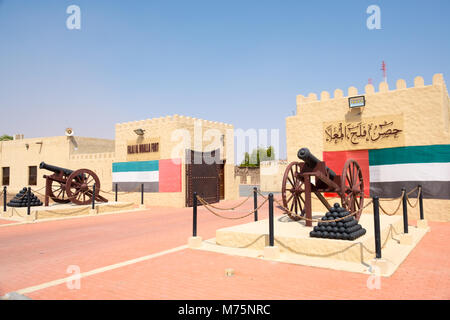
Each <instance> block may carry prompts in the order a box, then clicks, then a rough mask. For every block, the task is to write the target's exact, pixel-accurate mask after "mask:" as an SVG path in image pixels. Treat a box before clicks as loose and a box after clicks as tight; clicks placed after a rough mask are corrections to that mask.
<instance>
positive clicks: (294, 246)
mask: <svg viewBox="0 0 450 320" xmlns="http://www.w3.org/2000/svg"><path fill="white" fill-rule="evenodd" d="M275 220H276V222H275V226H274V229H275V244H276V246H277V247H278V248H279V249H280V254H279V257H278V258H277V259H270V258H269V257H268V256H266V255H265V253H264V249H265V247H266V246H268V239H267V244H266V242H265V241H266V240H265V239H266V236H267V235H266V234H263V233H262V234H259V233H256V232H254V233H251V232H248V230H252V229H253V228H252V226H249V225H251V224H258V225H260V226H258V227H257V228H256V229H253V230H258V228H260V227H261V226H262V227H261V228H262V230H268V221H267V220H261V221H258V222H252V223H249V224H246V225H240V226H234V227H231V228H224V229H232V228H237V229H235V231H236V230H239V231H241V232H240V233H242V235H243V236H239V237H237V238H233V237H231V236H230V234H229V233H225V235H224V234H220V232H223V231H224V229H220V230H217V232H216V236H217V237H216V238H213V239H209V240H205V241H203V243H202V246H201V248H198V249H199V250H205V251H212V252H216V253H223V254H229V255H236V256H244V257H250V258H255V259H264V260H273V261H277V262H280V263H290V264H298V265H305V266H312V267H320V268H327V269H333V270H342V271H349V272H357V273H364V274H373V268H374V267H373V260H374V259H375V249H374V247H375V245H374V243H375V240H374V236H373V226H372V225H371V224H370V221H372V223H373V216H372V215H369V214H363V215H362V216H361V219H360V223H361V224H362V226H363V227H364V228H365V229H366V230H367V233H366V235H364V236H363V237H361V238H359V239H357V240H355V241H344V240H332V239H317V238H309V231H310V230H312V228H309V227H305V226H304V224H303V223H301V222H300V223H299V222H287V221H286V220H290V219H289V218H287V217H285V216H278V217H276V219H275ZM389 222H391V223H389ZM282 223H286V224H289V226H288V227H286V228H287V229H290V228H292V229H299V228H300V229H301V228H305V229H306V231H304V232H303V233H302V232H301V231H300V235H299V234H295V233H292V234H291V235H290V236H289V237H291V239H286V237H287V238H289V237H288V236H287V235H286V233H289V230H284V232H285V234H283V233H282V232H283V228H282V227H281V226H280V224H282ZM381 224H382V227H381V230H382V237H381V245H382V257H383V260H384V261H377V262H376V264H375V265H374V266H377V268H379V270H380V272H381V276H384V277H389V276H391V275H392V274H393V273H394V272H395V271H396V270H397V268H398V267H399V266H400V264H401V263H402V262H403V261H404V260H405V259H406V257H407V256H408V255H409V253H410V252H411V251H412V250H413V249H414V247H415V245H416V244H417V243H418V242H419V241H420V240H421V239H422V238H423V237H424V236H425V235H426V234H427V229H420V228H416V227H410V228H409V234H410V235H411V236H412V245H409V246H405V245H400V236H401V231H402V230H403V224H402V217H401V216H398V217H395V216H391V217H389V216H385V215H383V216H382V217H381ZM299 225H300V226H299ZM266 227H267V228H266ZM371 229H372V230H371ZM219 231H220V232H219ZM225 231H227V230H225ZM291 232H293V230H291ZM227 234H228V237H226V235H227ZM302 234H303V235H302ZM306 234H308V238H307V237H306ZM219 236H220V239H218V237H219ZM238 239H240V240H238ZM313 240H314V241H315V243H314V242H311V241H313ZM224 241H228V243H231V244H234V245H235V246H234V247H233V246H225V245H223V243H224ZM242 241H244V242H242ZM239 243H241V246H240V247H239V246H237V245H236V244H239ZM242 244H244V245H242ZM308 245H310V247H308ZM345 252H351V254H348V253H347V254H344V255H343V253H345ZM377 270H378V269H377Z"/></svg>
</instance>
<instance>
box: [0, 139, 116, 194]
mask: <svg viewBox="0 0 450 320" xmlns="http://www.w3.org/2000/svg"><path fill="white" fill-rule="evenodd" d="M111 142H112V140H107V139H96V138H84V137H65V136H59V137H45V138H27V139H18V140H12V141H2V142H0V166H1V167H9V168H10V185H9V186H8V192H10V193H15V192H17V191H19V190H20V189H21V188H23V187H26V186H28V167H29V166H36V167H37V185H35V186H31V187H32V189H34V190H38V189H41V190H40V192H42V193H44V190H43V189H42V188H43V187H44V186H45V179H44V178H43V175H44V174H46V175H50V174H52V172H50V171H47V170H43V169H39V164H40V163H41V162H42V161H44V162H45V163H47V164H51V165H55V166H59V167H63V168H67V169H71V170H77V169H81V168H88V169H91V170H94V172H96V173H97V174H98V175H99V177H100V180H101V182H102V183H103V180H104V179H106V180H107V179H108V176H109V180H110V181H111V178H110V176H111V173H110V171H111V163H112V159H114V152H113V151H114V145H113V144H112V143H111ZM74 146H77V150H75V148H74ZM80 150H84V151H85V152H86V153H85V154H77V153H79V151H80ZM96 150H98V151H102V152H97V153H94V152H95V151H96ZM104 150H110V151H111V152H103V151H104ZM108 169H109V172H108ZM0 174H1V172H0Z"/></svg>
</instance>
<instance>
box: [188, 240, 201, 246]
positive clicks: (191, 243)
mask: <svg viewBox="0 0 450 320" xmlns="http://www.w3.org/2000/svg"><path fill="white" fill-rule="evenodd" d="M201 245H202V237H189V239H188V247H189V248H199V247H201Z"/></svg>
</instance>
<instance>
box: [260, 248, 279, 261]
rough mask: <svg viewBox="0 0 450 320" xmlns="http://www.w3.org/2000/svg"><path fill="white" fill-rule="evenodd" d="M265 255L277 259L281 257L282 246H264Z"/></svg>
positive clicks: (267, 257)
mask: <svg viewBox="0 0 450 320" xmlns="http://www.w3.org/2000/svg"><path fill="white" fill-rule="evenodd" d="M263 255H264V258H266V259H271V260H276V259H278V258H280V248H278V247H277V246H273V247H271V246H267V247H264V251H263Z"/></svg>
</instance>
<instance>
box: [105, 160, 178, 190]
mask: <svg viewBox="0 0 450 320" xmlns="http://www.w3.org/2000/svg"><path fill="white" fill-rule="evenodd" d="M112 181H113V190H114V188H115V184H116V183H117V185H118V190H119V191H128V192H132V191H135V192H139V191H140V188H141V184H144V192H181V160H180V159H166V160H151V161H129V162H115V163H113V165H112Z"/></svg>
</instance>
